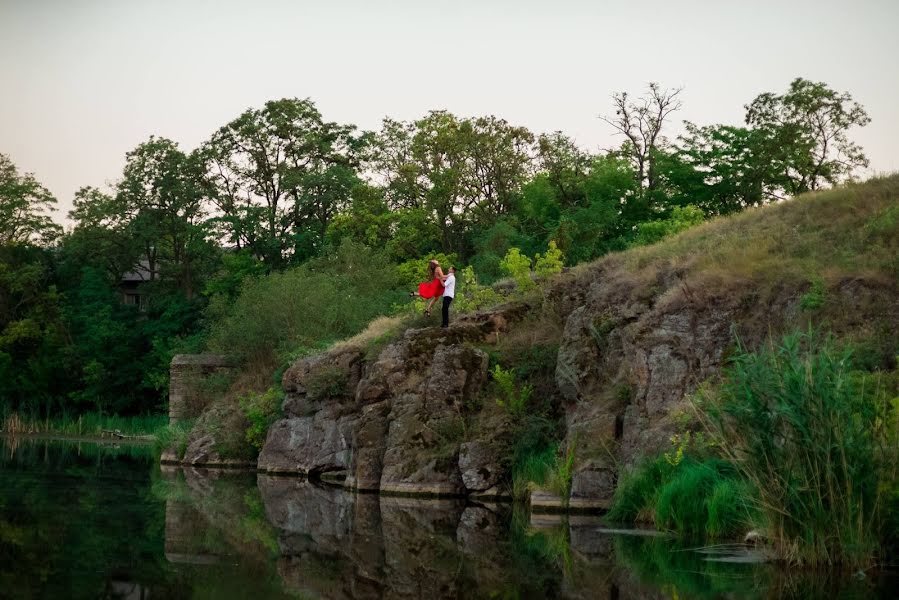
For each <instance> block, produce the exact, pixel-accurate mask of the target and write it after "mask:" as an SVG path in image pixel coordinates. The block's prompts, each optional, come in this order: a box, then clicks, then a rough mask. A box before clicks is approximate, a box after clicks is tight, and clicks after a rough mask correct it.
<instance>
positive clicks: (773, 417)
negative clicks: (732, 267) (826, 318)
mask: <svg viewBox="0 0 899 600" xmlns="http://www.w3.org/2000/svg"><path fill="white" fill-rule="evenodd" d="M851 358H852V356H851V352H850V351H848V350H839V349H837V348H836V345H835V344H834V342H833V340H832V339H830V338H826V337H823V336H821V335H820V334H816V333H794V334H791V335H788V336H786V337H784V338H783V339H782V341H780V342H779V343H778V342H774V341H771V342H769V343H768V345H767V346H765V347H764V348H762V349H761V350H760V351H758V352H749V351H747V350H746V349H745V348H743V347H742V346H740V347H739V348H738V352H737V355H736V356H735V357H734V358H733V360H732V363H731V365H730V367H729V368H728V369H727V370H726V372H725V374H724V380H723V382H722V383H721V385H720V386H718V387H717V388H715V389H713V390H705V391H703V392H702V393H700V394H699V395H698V400H697V402H696V404H695V406H696V408H697V409H698V410H697V414H698V415H699V417H700V419H701V420H702V421H703V423H704V424H705V426H706V427H707V429H708V430H709V432H710V433H711V434H712V435H713V437H715V438H716V439H717V441H718V442H719V448H720V449H721V451H722V452H723V453H724V455H725V456H726V457H727V458H728V459H729V460H730V461H731V462H732V463H733V464H734V465H735V466H736V468H737V470H738V472H739V473H740V475H741V476H742V478H743V479H745V481H746V482H748V483H749V484H750V485H751V486H752V487H753V488H754V489H755V490H756V492H757V502H758V508H759V511H760V513H761V515H762V517H763V520H764V521H765V523H766V532H767V535H768V537H769V538H770V540H771V541H772V542H773V543H774V545H775V549H776V551H777V552H778V554H779V556H781V557H782V558H783V559H785V560H787V561H789V562H792V563H797V564H807V565H811V566H818V565H843V566H845V567H847V568H864V567H867V566H869V565H871V564H873V563H875V562H876V561H877V558H878V554H879V551H880V548H881V543H882V541H883V540H884V539H885V538H886V533H887V532H886V531H885V526H886V522H887V518H888V515H887V514H886V513H887V512H888V510H887V508H886V507H885V503H886V500H887V497H888V495H890V494H893V495H895V493H896V492H895V490H896V486H897V483H896V474H897V472H896V471H897V458H899V457H897V429H896V418H897V416H896V415H897V412H896V411H897V407H896V405H895V404H896V403H895V401H894V402H893V403H891V402H890V401H889V394H888V393H887V391H886V387H885V386H884V385H883V380H882V378H881V377H880V376H878V375H877V374H871V373H862V372H858V371H854V370H853V368H852V362H851Z"/></svg>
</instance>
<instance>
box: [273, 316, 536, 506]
mask: <svg viewBox="0 0 899 600" xmlns="http://www.w3.org/2000/svg"><path fill="white" fill-rule="evenodd" d="M526 313H527V307H526V306H525V305H520V304H514V305H507V306H504V307H500V308H498V309H496V310H494V311H491V312H487V313H481V314H477V315H470V316H465V317H463V318H460V319H458V320H457V321H456V322H455V323H454V324H453V326H452V327H450V328H448V329H437V328H426V329H412V330H409V331H407V332H405V334H404V335H403V336H402V337H401V338H400V339H398V340H397V341H395V342H394V343H392V344H389V345H388V346H387V347H385V348H384V349H383V350H382V351H381V352H380V353H379V354H378V356H377V357H376V358H375V359H374V360H372V361H366V359H365V351H364V350H363V349H362V348H358V347H353V346H339V347H337V348H335V349H333V350H331V351H329V352H327V353H324V354H321V355H317V356H312V357H308V358H304V359H301V360H299V361H297V362H296V363H295V364H294V365H293V366H291V368H290V369H288V371H287V372H285V374H284V377H283V387H284V391H285V395H286V397H285V401H284V405H283V410H284V415H283V418H282V419H281V420H279V421H277V422H276V423H275V424H274V425H273V426H272V427H271V428H270V429H269V433H268V437H267V438H266V442H265V445H264V447H263V449H262V452H261V453H260V455H259V460H258V465H257V466H258V468H259V469H260V470H263V471H268V472H272V473H293V474H304V475H311V476H316V475H320V474H322V473H327V472H332V471H345V472H346V479H345V480H344V485H346V486H347V487H351V488H354V489H359V490H377V491H381V492H386V493H393V494H419V495H435V496H462V495H467V494H470V493H473V492H476V493H478V494H482V495H483V494H487V495H499V494H501V493H502V492H501V490H500V488H499V487H498V486H499V484H500V482H501V479H502V476H503V475H504V473H503V471H502V468H501V466H500V465H499V461H500V458H501V457H499V456H498V455H497V454H496V453H495V452H494V453H491V452H490V448H491V442H490V438H491V437H492V436H494V435H496V433H497V431H500V430H502V428H503V425H502V423H497V424H496V427H495V428H493V429H492V430H488V429H484V428H482V430H483V431H484V438H483V439H477V438H475V439H469V440H467V441H466V440H465V430H466V426H467V425H466V418H467V413H468V412H469V409H468V407H467V404H468V403H470V402H471V401H472V400H474V399H475V398H476V397H477V396H478V395H479V394H481V392H482V391H483V389H484V387H485V385H486V384H487V381H488V374H487V365H488V357H487V354H486V353H485V352H484V351H483V350H482V349H480V348H478V347H477V346H478V345H485V344H486V345H489V344H491V343H494V342H495V341H496V339H497V336H498V335H500V334H501V333H502V332H503V331H505V330H507V329H508V328H509V327H511V326H512V325H513V324H514V323H516V322H517V321H520V320H521V319H522V318H523V317H524V315H525V314H526Z"/></svg>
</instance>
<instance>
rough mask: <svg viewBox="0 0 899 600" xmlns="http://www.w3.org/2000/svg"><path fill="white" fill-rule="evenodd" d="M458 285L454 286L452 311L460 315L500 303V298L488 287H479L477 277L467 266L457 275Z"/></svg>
mask: <svg viewBox="0 0 899 600" xmlns="http://www.w3.org/2000/svg"><path fill="white" fill-rule="evenodd" d="M457 279H458V281H459V283H458V285H457V286H456V298H455V300H453V309H454V310H457V311H458V312H460V313H465V312H474V311H476V310H481V309H484V308H489V307H491V306H496V305H497V304H499V303H500V302H501V301H502V296H500V295H499V293H497V291H496V290H494V289H493V288H492V287H490V286H486V285H481V284H480V283H479V282H478V278H477V275H475V272H474V269H473V268H472V267H471V266H467V267H465V268H464V269H462V270H461V271H460V272H459V273H458V277H457Z"/></svg>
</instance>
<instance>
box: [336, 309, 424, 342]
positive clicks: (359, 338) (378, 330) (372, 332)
mask: <svg viewBox="0 0 899 600" xmlns="http://www.w3.org/2000/svg"><path fill="white" fill-rule="evenodd" d="M406 321H407V318H406V317H405V316H393V317H378V318H376V319H375V320H374V321H372V322H371V323H369V324H368V327H366V328H365V329H364V330H362V331H361V332H360V333H357V334H356V335H354V336H353V337H351V338H347V339H345V340H340V341H339V342H335V343H334V344H333V345H332V346H331V348H330V349H331V350H344V349H347V348H366V347H368V346H369V345H371V344H374V343H377V342H378V341H379V340H382V339H384V338H387V337H393V336H395V335H396V334H397V332H398V331H400V330H401V329H402V328H403V326H404V325H405V323H406Z"/></svg>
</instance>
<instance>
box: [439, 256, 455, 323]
mask: <svg viewBox="0 0 899 600" xmlns="http://www.w3.org/2000/svg"><path fill="white" fill-rule="evenodd" d="M455 297H456V267H450V268H449V275H447V276H446V278H445V279H444V280H443V325H441V327H449V308H450V304H452V302H453V298H455Z"/></svg>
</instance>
